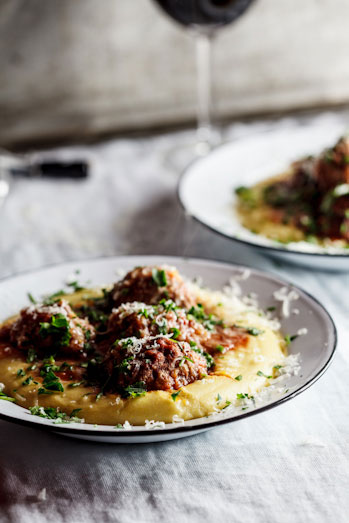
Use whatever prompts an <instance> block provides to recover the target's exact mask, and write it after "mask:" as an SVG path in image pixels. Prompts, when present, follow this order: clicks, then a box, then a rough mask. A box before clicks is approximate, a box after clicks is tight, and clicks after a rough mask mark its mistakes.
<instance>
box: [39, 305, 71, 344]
mask: <svg viewBox="0 0 349 523" xmlns="http://www.w3.org/2000/svg"><path fill="white" fill-rule="evenodd" d="M40 336H41V337H42V338H46V337H47V336H52V337H53V340H54V344H55V345H56V346H57V345H59V346H67V345H69V341H70V338H71V333H70V330H69V320H68V318H67V317H66V316H64V314H61V313H58V314H54V315H53V316H52V318H51V321H50V322H41V323H40Z"/></svg>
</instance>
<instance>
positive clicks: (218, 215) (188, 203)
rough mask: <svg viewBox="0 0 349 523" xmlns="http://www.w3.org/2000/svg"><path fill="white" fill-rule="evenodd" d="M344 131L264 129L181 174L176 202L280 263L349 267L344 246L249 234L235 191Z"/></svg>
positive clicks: (328, 143) (326, 144)
mask: <svg viewBox="0 0 349 523" xmlns="http://www.w3.org/2000/svg"><path fill="white" fill-rule="evenodd" d="M343 133H344V129H343V127H342V126H341V125H338V124H336V123H333V124H329V123H328V124H327V125H316V124H313V125H309V126H306V127H297V128H290V129H281V130H277V131H270V132H265V133H262V134H258V135H254V136H250V137H247V138H244V139H240V140H238V141H236V142H232V143H228V144H225V145H222V146H220V147H218V148H217V149H214V150H213V151H212V152H211V153H210V154H208V155H207V156H206V157H205V158H202V159H200V160H197V161H196V162H194V163H193V164H191V165H190V166H189V167H188V168H187V169H186V171H185V172H184V174H183V175H182V177H181V179H180V182H179V186H178V196H179V200H180V202H181V204H182V206H183V208H184V210H185V212H186V213H187V214H189V215H190V216H192V217H193V218H195V219H196V220H198V221H199V222H200V223H202V224H203V225H205V226H206V227H208V228H209V229H211V230H212V231H214V232H216V233H218V234H221V235H223V236H224V237H226V238H229V239H231V240H233V241H235V242H242V243H245V244H247V245H250V246H252V247H255V248H258V249H260V250H261V251H263V252H264V253H265V254H269V255H272V256H274V257H277V258H280V259H282V260H284V261H288V262H292V263H297V264H301V265H305V266H307V267H311V268H312V269H314V268H318V269H324V270H334V271H337V270H341V271H345V270H349V250H348V249H335V248H323V247H319V246H316V245H313V244H311V243H308V242H297V243H296V242H293V243H290V244H287V245H283V244H280V243H278V242H276V241H273V240H270V239H268V238H265V237H263V236H261V235H258V234H254V233H252V232H251V231H249V230H248V229H246V228H245V227H243V226H242V225H241V223H240V221H239V218H238V216H237V213H236V211H235V206H236V202H237V197H236V195H235V189H236V188H237V187H239V186H241V185H246V186H250V185H254V184H255V183H257V182H260V181H262V180H265V179H266V178H269V177H271V176H274V175H277V174H280V173H282V172H284V171H285V170H287V168H288V167H289V166H290V164H291V163H292V162H293V161H294V160H297V159H299V158H302V157H303V156H307V155H309V154H317V153H319V152H321V151H322V150H323V149H324V148H325V147H329V146H331V145H333V144H334V143H335V141H336V140H337V139H338V138H339V136H341V134H343Z"/></svg>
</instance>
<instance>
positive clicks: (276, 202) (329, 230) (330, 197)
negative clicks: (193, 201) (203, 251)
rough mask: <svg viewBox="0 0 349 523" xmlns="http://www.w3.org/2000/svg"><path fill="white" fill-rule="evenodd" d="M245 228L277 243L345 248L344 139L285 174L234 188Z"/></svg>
mask: <svg viewBox="0 0 349 523" xmlns="http://www.w3.org/2000/svg"><path fill="white" fill-rule="evenodd" d="M235 192H236V194H237V196H238V206H237V209H238V214H239V217H240V220H241V222H242V224H243V226H244V227H246V228H248V229H250V230H251V231H252V232H254V233H256V234H261V235H263V236H266V237H268V238H270V239H272V240H275V241H278V242H281V243H290V242H299V241H308V242H311V243H315V244H318V245H322V246H333V247H340V248H349V138H348V137H343V138H340V140H339V141H338V142H337V143H336V144H335V146H334V147H333V148H331V149H326V150H325V151H323V152H322V153H321V154H320V155H319V156H316V157H313V156H310V157H307V158H304V159H301V160H299V161H296V162H294V163H293V164H292V165H291V166H290V169H289V170H288V172H286V173H283V174H281V175H280V176H277V177H274V178H271V179H267V180H265V181H263V182H261V183H258V184H257V185H255V186H253V187H238V188H237V189H236V190H235Z"/></svg>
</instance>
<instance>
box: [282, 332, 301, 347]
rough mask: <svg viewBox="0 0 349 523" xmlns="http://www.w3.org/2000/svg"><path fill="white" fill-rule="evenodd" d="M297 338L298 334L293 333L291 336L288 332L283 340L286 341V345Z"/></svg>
mask: <svg viewBox="0 0 349 523" xmlns="http://www.w3.org/2000/svg"><path fill="white" fill-rule="evenodd" d="M296 338H298V334H294V335H293V336H290V335H289V334H286V336H285V338H284V340H285V342H286V345H287V346H288V345H289V344H290V343H291V342H292V341H293V340H295V339H296Z"/></svg>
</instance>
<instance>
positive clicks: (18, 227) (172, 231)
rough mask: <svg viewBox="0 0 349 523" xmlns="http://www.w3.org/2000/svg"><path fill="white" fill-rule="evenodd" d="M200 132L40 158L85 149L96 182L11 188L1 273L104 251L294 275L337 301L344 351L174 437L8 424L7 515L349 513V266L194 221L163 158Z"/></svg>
mask: <svg viewBox="0 0 349 523" xmlns="http://www.w3.org/2000/svg"><path fill="white" fill-rule="evenodd" d="M311 118H316V117H307V119H308V120H309V119H311ZM318 118H321V119H322V121H323V119H326V118H329V119H333V118H337V119H340V118H343V119H344V118H347V115H343V116H341V115H340V114H328V115H325V116H321V117H318ZM303 121H304V120H302V119H301V117H297V118H294V119H290V118H287V119H284V120H281V121H279V122H257V123H250V124H235V125H234V126H232V127H230V128H229V129H228V130H227V131H226V134H227V136H228V137H229V138H233V139H235V138H238V137H241V136H244V135H248V134H249V133H254V132H259V131H261V130H262V131H263V130H266V129H269V128H277V126H280V127H282V126H285V125H291V126H294V125H298V124H299V123H303ZM193 138H194V135H193V133H191V132H190V131H188V132H183V133H176V134H172V135H166V136H159V137H151V138H142V139H141V138H138V139H133V140H132V139H127V140H126V139H123V140H112V141H108V142H104V143H101V144H98V145H95V146H91V147H70V148H64V149H57V150H53V151H49V152H47V151H45V152H44V153H38V154H39V156H40V155H41V156H42V157H44V156H45V157H49V156H50V155H52V154H54V155H55V156H57V157H69V158H70V157H72V158H73V157H77V156H86V155H88V156H89V158H90V159H91V161H92V172H91V177H90V178H89V179H88V180H87V181H71V180H64V181H63V180H62V181H52V180H24V179H21V180H17V181H15V182H14V183H13V185H12V188H11V194H10V198H9V199H8V201H7V202H6V205H5V207H4V209H3V210H2V214H1V220H0V253H1V257H0V258H1V264H0V276H3V277H4V276H8V275H11V274H13V273H15V272H17V271H21V270H25V269H29V268H36V267H40V266H43V265H45V264H48V263H53V262H60V261H67V260H80V259H84V258H88V257H95V256H98V255H102V254H126V253H127V254H134V253H137V254H153V253H157V254H180V255H188V256H189V255H190V256H197V257H208V258H217V259H220V260H224V261H232V262H234V263H246V264H248V265H251V266H254V267H258V268H261V269H265V270H269V271H272V272H274V273H275V274H278V275H280V276H281V277H286V278H287V279H288V280H290V281H292V282H293V283H295V284H297V285H300V286H302V287H303V288H304V289H305V290H307V291H308V292H310V293H311V294H313V295H314V296H315V297H316V298H317V299H318V300H319V301H320V302H321V303H323V304H324V305H325V306H326V307H327V308H328V310H329V312H330V314H332V316H333V318H334V320H335V322H336V325H337V328H338V334H339V345H338V353H337V356H336V357H335V359H334V361H333V364H332V365H331V367H330V369H329V370H328V372H326V373H325V375H324V376H323V377H322V378H321V379H320V380H319V381H318V382H316V383H315V384H314V385H313V386H312V387H311V388H310V389H309V390H307V391H305V392H304V393H303V394H301V395H300V396H298V397H297V398H295V399H294V400H292V401H289V402H287V403H285V404H284V405H282V406H280V407H278V408H276V409H272V410H270V411H267V412H265V413H263V414H260V415H258V416H254V417H251V418H248V419H246V420H241V421H238V422H235V423H232V424H228V425H225V426H223V427H220V428H217V429H214V430H212V431H209V432H206V433H203V434H200V435H197V436H193V437H190V438H185V439H180V440H177V441H170V442H164V443H157V444H142V445H112V444H100V443H87V442H84V441H79V440H73V439H68V438H64V437H62V436H58V435H54V434H48V433H44V432H40V431H37V430H34V429H30V428H26V427H22V426H19V425H14V424H10V423H7V422H5V421H0V472H1V479H0V521H1V522H11V523H27V522H28V523H31V522H35V523H42V522H51V521H52V522H54V523H59V522H65V521H69V523H80V522H81V523H82V522H86V521H101V522H104V521H105V522H109V521H113V522H118V523H131V522H132V523H134V522H135V521H137V522H141V523H143V522H144V523H147V522H149V523H155V522H158V521H159V522H160V521H161V522H162V521H166V522H167V523H172V522H173V523H178V522H180V523H186V522H188V523H189V522H190V523H196V522H197V523H199V522H200V523H202V522H205V521H208V522H211V521H222V522H226V521H229V522H230V521H231V522H237V523H240V522H246V523H260V522H262V521H265V522H268V523H295V522H297V523H303V522H304V523H309V522H316V523H322V522H326V523H327V522H329V523H332V522H336V523H342V522H343V523H344V522H346V521H348V513H349V497H348V491H349V451H348V440H349V416H348V404H347V401H348V400H347V398H348V396H349V378H348V376H349V352H348V345H349V323H348V317H349V314H348V312H349V305H348V291H349V273H348V274H338V273H325V272H320V271H310V270H306V269H303V268H301V267H297V266H293V265H288V264H286V263H280V262H279V261H278V262H274V261H273V260H272V259H268V258H264V257H263V256H262V255H260V254H259V253H257V252H255V251H253V250H251V249H250V248H248V247H245V246H238V245H236V244H232V243H230V242H229V241H228V240H225V239H223V238H220V237H218V236H217V235H215V234H213V233H212V232H210V231H208V230H206V229H204V228H203V227H202V226H200V225H199V224H197V223H194V222H192V221H191V220H190V219H188V218H186V217H185V216H184V214H183V212H182V211H181V209H180V206H179V204H178V201H177V198H176V194H175V187H176V183H177V181H178V174H176V173H175V172H174V171H173V170H171V169H169V168H168V167H166V166H165V163H164V157H165V153H166V151H167V150H168V148H169V147H170V145H172V144H175V143H180V142H181V141H182V140H184V139H186V140H190V139H193ZM0 299H1V296H0ZM43 489H46V490H43Z"/></svg>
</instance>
